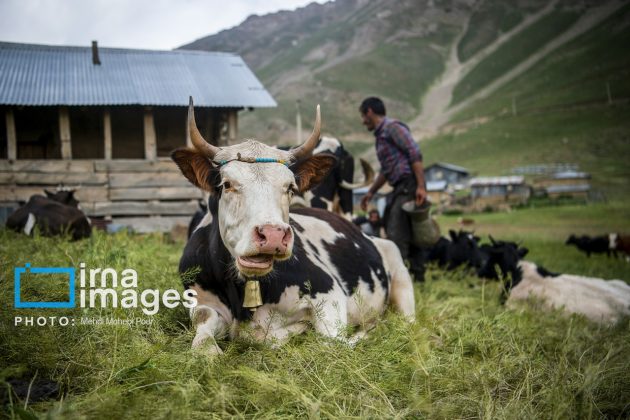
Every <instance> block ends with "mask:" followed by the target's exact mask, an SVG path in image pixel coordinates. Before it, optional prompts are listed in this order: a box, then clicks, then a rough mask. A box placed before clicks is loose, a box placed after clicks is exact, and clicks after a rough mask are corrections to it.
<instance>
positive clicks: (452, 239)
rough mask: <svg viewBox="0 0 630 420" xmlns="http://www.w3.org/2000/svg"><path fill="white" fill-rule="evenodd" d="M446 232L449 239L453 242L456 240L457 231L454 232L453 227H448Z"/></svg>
mask: <svg viewBox="0 0 630 420" xmlns="http://www.w3.org/2000/svg"><path fill="white" fill-rule="evenodd" d="M448 234H449V235H450V237H451V241H453V242H455V241H456V240H457V232H455V231H454V230H453V229H449V230H448Z"/></svg>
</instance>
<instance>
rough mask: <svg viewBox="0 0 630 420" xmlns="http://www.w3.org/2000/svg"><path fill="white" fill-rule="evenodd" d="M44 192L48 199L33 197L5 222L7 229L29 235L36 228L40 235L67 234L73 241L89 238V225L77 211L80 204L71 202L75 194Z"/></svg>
mask: <svg viewBox="0 0 630 420" xmlns="http://www.w3.org/2000/svg"><path fill="white" fill-rule="evenodd" d="M45 192H46V195H47V197H44V196H42V195H34V196H32V197H31V198H30V199H29V200H28V202H27V203H26V204H25V205H23V206H22V207H20V208H19V209H17V210H16V211H15V212H13V213H12V214H11V215H10V216H9V218H8V219H7V223H6V226H7V228H9V229H12V230H15V231H17V232H20V231H21V232H24V233H25V234H27V235H30V234H31V233H32V232H33V229H34V228H35V226H37V228H38V229H39V231H40V232H41V234H42V235H45V236H53V235H61V234H63V233H65V232H68V233H69V234H70V235H71V236H72V239H74V240H78V239H82V238H87V237H89V236H90V235H91V234H92V227H91V225H90V221H89V220H88V218H87V217H86V216H85V214H83V212H82V211H81V210H80V209H79V208H78V205H79V202H78V201H77V200H76V199H75V198H74V195H73V193H74V191H59V192H57V193H51V192H49V191H45Z"/></svg>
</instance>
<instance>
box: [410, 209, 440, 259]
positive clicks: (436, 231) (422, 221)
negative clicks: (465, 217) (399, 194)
mask: <svg viewBox="0 0 630 420" xmlns="http://www.w3.org/2000/svg"><path fill="white" fill-rule="evenodd" d="M402 209H403V210H404V211H405V212H406V213H407V214H409V218H410V219H411V230H412V235H411V243H412V244H413V245H414V246H417V247H420V248H427V247H430V246H433V245H435V243H436V242H437V241H438V239H440V226H439V225H438V224H437V222H436V221H435V219H434V218H432V217H431V202H429V201H428V200H425V201H424V203H422V205H420V207H417V206H416V203H415V201H407V202H406V203H405V204H403V205H402Z"/></svg>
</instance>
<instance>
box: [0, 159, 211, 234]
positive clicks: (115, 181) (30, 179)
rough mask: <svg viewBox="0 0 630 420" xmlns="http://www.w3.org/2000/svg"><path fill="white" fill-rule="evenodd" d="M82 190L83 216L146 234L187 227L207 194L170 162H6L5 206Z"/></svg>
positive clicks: (0, 186)
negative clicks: (60, 188)
mask: <svg viewBox="0 0 630 420" xmlns="http://www.w3.org/2000/svg"><path fill="white" fill-rule="evenodd" d="M59 185H63V186H64V187H66V188H76V190H77V191H76V193H75V196H76V197H77V199H78V200H79V202H80V206H81V208H82V210H83V211H84V212H85V213H86V214H87V215H88V216H93V217H106V218H108V219H109V218H111V220H112V223H118V224H123V225H127V226H131V227H132V228H134V229H135V230H137V231H140V232H149V231H167V230H170V229H172V228H173V227H174V226H175V225H178V224H183V225H187V224H188V222H189V220H190V217H191V216H192V215H193V214H194V212H195V211H197V209H198V208H199V205H198V200H199V199H201V198H202V192H201V191H200V190H199V189H198V188H195V187H193V186H192V185H191V184H190V183H189V182H188V180H187V179H186V178H185V177H184V176H183V175H182V174H181V173H180V171H179V169H178V168H177V167H176V165H175V164H174V163H173V162H172V161H171V160H170V159H161V158H159V159H156V160H153V161H146V160H132V159H129V160H113V161H107V160H15V161H11V160H0V206H2V207H11V206H13V207H17V205H18V202H19V201H27V200H28V199H29V197H30V196H32V195H34V194H44V189H45V188H46V189H49V190H52V191H54V190H55V189H56V187H57V186H59Z"/></svg>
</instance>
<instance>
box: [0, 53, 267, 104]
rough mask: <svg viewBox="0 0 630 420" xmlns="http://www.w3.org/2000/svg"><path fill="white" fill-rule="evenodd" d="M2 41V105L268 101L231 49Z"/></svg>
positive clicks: (265, 92)
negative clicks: (214, 50)
mask: <svg viewBox="0 0 630 420" xmlns="http://www.w3.org/2000/svg"><path fill="white" fill-rule="evenodd" d="M98 52H99V57H100V61H101V64H100V65H94V64H92V48H91V47H65V46H62V47H60V46H50V45H33V44H15V43H5V42H0V104H3V105H156V106H159V105H174V106H188V97H189V96H191V95H192V96H193V98H194V99H195V106H201V107H236V108H240V107H274V106H276V105H277V104H276V101H275V100H274V99H273V98H272V97H271V95H270V94H269V92H267V90H266V89H265V87H264V86H263V85H262V84H261V83H260V81H259V80H258V79H257V78H256V76H255V75H254V73H252V71H251V70H250V69H249V67H247V65H246V64H245V62H244V61H243V59H242V58H241V57H240V56H238V55H236V54H229V53H210V52H202V51H184V50H177V51H151V50H131V49H121V48H100V47H99V49H98Z"/></svg>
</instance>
